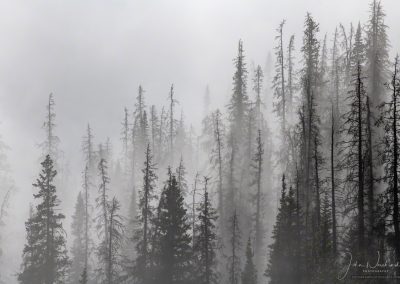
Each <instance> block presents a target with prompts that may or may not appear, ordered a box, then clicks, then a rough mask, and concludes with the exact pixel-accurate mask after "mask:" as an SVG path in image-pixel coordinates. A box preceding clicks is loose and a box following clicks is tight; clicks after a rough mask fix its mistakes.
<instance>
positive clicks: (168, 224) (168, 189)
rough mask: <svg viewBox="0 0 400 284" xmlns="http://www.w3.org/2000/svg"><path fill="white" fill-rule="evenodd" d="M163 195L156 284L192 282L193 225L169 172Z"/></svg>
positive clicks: (157, 250) (156, 253)
mask: <svg viewBox="0 0 400 284" xmlns="http://www.w3.org/2000/svg"><path fill="white" fill-rule="evenodd" d="M168 175H169V177H168V181H167V184H166V185H165V187H164V190H163V192H162V195H161V199H160V205H159V216H158V220H157V223H158V233H157V239H156V244H155V247H156V251H155V261H156V268H155V269H156V283H165V284H184V283H188V282H190V281H191V279H192V275H191V271H192V267H191V265H192V264H191V260H192V249H191V246H190V243H191V237H190V235H189V230H190V225H189V223H188V220H187V218H188V217H187V214H186V209H185V208H184V204H183V196H182V192H181V191H180V189H179V186H178V183H177V180H176V177H175V175H173V174H172V173H171V171H170V170H169V174H168Z"/></svg>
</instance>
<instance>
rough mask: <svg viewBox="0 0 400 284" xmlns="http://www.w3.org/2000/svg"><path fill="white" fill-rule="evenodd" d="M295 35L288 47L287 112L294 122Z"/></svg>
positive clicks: (290, 120) (289, 119)
mask: <svg viewBox="0 0 400 284" xmlns="http://www.w3.org/2000/svg"><path fill="white" fill-rule="evenodd" d="M294 52H295V49H294V35H292V36H291V37H290V40H289V45H288V48H287V72H288V76H287V113H288V117H287V119H288V121H289V123H292V122H293V121H292V120H293V114H294V106H293V104H294V95H295V92H296V71H295V66H294Z"/></svg>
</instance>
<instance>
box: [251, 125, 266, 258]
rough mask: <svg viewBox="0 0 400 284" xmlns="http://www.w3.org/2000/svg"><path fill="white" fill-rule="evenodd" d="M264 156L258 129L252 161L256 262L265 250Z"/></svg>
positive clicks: (252, 201)
mask: <svg viewBox="0 0 400 284" xmlns="http://www.w3.org/2000/svg"><path fill="white" fill-rule="evenodd" d="M263 156H264V143H263V141H262V137H261V130H258V135H257V148H256V152H255V154H254V157H253V161H252V165H251V166H252V169H253V175H254V177H253V179H252V182H251V184H250V185H251V186H254V187H255V192H254V193H253V194H252V196H251V197H252V200H251V204H252V207H253V208H254V213H253V222H254V235H255V251H256V253H255V263H256V265H257V266H258V265H260V264H261V252H262V250H263V238H264V229H263V222H262V208H263V207H264V206H263V192H262V173H263Z"/></svg>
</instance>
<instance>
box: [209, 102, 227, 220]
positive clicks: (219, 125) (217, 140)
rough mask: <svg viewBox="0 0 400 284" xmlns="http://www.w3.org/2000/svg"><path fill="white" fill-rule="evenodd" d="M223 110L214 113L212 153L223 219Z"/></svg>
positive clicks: (219, 208) (219, 209)
mask: <svg viewBox="0 0 400 284" xmlns="http://www.w3.org/2000/svg"><path fill="white" fill-rule="evenodd" d="M221 115H222V114H221V112H220V111H219V110H218V109H217V110H216V111H215V113H213V114H212V118H213V129H214V131H213V132H214V133H213V137H214V147H213V149H212V153H211V162H212V164H213V166H214V168H216V169H217V175H218V190H217V192H218V213H219V214H220V216H221V219H223V218H224V194H223V184H224V183H223V173H224V165H223V154H224V153H223V151H224V148H225V144H224V141H223V140H224V135H225V128H224V124H223V121H222V118H221Z"/></svg>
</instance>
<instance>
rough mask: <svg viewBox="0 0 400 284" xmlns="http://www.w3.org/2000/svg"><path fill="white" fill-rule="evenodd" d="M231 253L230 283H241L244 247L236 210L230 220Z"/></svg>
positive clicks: (229, 263)
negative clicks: (242, 251)
mask: <svg viewBox="0 0 400 284" xmlns="http://www.w3.org/2000/svg"><path fill="white" fill-rule="evenodd" d="M229 233H230V242H229V251H230V253H229V255H228V275H229V276H228V279H229V284H239V283H240V274H241V264H240V251H241V248H242V242H241V232H240V228H239V220H238V215H237V213H236V210H235V211H234V212H233V215H232V218H231V219H230V221H229Z"/></svg>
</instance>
